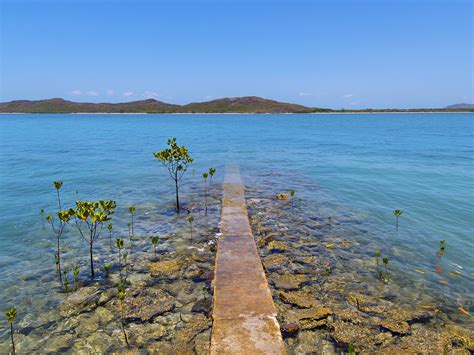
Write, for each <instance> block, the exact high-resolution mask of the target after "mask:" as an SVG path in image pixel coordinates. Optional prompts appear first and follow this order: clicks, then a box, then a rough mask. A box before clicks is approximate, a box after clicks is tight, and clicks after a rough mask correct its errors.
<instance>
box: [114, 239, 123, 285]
mask: <svg viewBox="0 0 474 355" xmlns="http://www.w3.org/2000/svg"><path fill="white" fill-rule="evenodd" d="M115 245H116V246H117V248H118V251H119V276H120V281H121V282H122V249H123V239H122V238H117V239H115Z"/></svg>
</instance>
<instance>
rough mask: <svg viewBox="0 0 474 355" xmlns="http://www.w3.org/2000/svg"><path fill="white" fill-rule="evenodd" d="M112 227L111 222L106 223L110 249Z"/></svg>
mask: <svg viewBox="0 0 474 355" xmlns="http://www.w3.org/2000/svg"><path fill="white" fill-rule="evenodd" d="M113 228H114V226H113V225H112V223H109V224H108V225H107V230H108V231H109V245H110V250H112V229H113Z"/></svg>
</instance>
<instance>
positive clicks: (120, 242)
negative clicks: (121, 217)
mask: <svg viewBox="0 0 474 355" xmlns="http://www.w3.org/2000/svg"><path fill="white" fill-rule="evenodd" d="M115 245H116V246H117V248H118V249H119V250H121V249H122V248H123V239H122V238H117V239H115Z"/></svg>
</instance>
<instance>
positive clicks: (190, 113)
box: [0, 111, 474, 115]
mask: <svg viewBox="0 0 474 355" xmlns="http://www.w3.org/2000/svg"><path fill="white" fill-rule="evenodd" d="M436 113H450V114H463V113H464V114H465V113H472V114H474V111H390V112H386V111H371V112H353V111H351V112H341V111H333V112H282V113H273V112H0V115H367V114H436Z"/></svg>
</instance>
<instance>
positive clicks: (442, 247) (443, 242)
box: [439, 239, 446, 251]
mask: <svg viewBox="0 0 474 355" xmlns="http://www.w3.org/2000/svg"><path fill="white" fill-rule="evenodd" d="M445 249H446V240H444V239H443V240H440V241H439V250H441V251H444V250H445Z"/></svg>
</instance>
